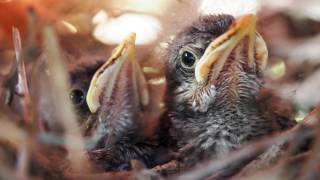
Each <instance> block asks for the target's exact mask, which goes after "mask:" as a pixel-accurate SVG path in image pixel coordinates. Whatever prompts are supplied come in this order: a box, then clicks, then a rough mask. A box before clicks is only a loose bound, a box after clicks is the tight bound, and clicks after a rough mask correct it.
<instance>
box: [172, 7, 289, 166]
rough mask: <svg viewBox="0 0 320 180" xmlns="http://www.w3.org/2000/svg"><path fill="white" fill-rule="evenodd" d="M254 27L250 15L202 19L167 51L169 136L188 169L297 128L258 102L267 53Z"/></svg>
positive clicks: (254, 17) (203, 17)
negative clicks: (202, 161) (254, 142)
mask: <svg viewBox="0 0 320 180" xmlns="http://www.w3.org/2000/svg"><path fill="white" fill-rule="evenodd" d="M213 2H215V1H213ZM255 26H256V15H254V14H242V15H241V16H232V15H228V14H223V13H219V14H218V15H206V16H202V17H200V18H199V19H198V20H197V21H196V22H194V23H193V24H192V25H191V26H189V27H186V28H185V29H183V30H182V31H181V32H180V33H179V34H178V35H177V36H176V37H175V39H174V41H173V42H172V43H171V45H170V46H169V48H168V52H167V56H166V58H167V62H166V66H167V67H166V78H167V98H166V105H167V111H168V117H169V119H170V121H171V123H172V127H171V130H170V131H171V135H172V136H173V137H174V138H175V140H176V141H177V146H178V149H179V150H178V151H179V158H181V159H182V162H183V164H184V165H186V166H187V167H190V166H193V165H195V164H196V163H198V162H200V161H201V160H205V159H207V158H210V157H217V156H221V155H224V154H226V153H228V152H230V151H232V150H236V149H238V148H240V147H241V146H242V145H244V144H247V143H249V142H251V141H253V140H258V139H261V138H262V137H264V136H266V135H270V134H272V133H275V132H279V131H282V130H285V129H288V128H290V127H292V126H293V125H294V124H295V122H294V121H292V120H290V118H289V117H285V115H282V114H280V113H277V112H276V111H274V109H273V108H268V107H267V106H266V105H265V104H264V101H262V100H261V98H262V96H261V92H262V90H263V86H264V85H263V73H262V72H263V69H264V68H265V66H266V62H267V48H266V45H265V42H264V40H263V39H262V37H261V36H260V35H259V34H258V33H257V32H256V29H255Z"/></svg>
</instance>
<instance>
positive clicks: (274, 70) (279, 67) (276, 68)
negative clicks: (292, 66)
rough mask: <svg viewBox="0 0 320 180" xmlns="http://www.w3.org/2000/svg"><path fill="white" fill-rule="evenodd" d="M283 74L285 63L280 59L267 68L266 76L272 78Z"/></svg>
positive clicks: (278, 77) (275, 78) (277, 77)
mask: <svg viewBox="0 0 320 180" xmlns="http://www.w3.org/2000/svg"><path fill="white" fill-rule="evenodd" d="M285 74H286V64H285V63H284V61H282V60H281V61H279V62H277V63H275V64H274V65H272V66H271V67H270V68H269V69H268V70H267V76H268V77H270V78H271V79H274V80H277V79H280V78H282V77H283V76H284V75H285Z"/></svg>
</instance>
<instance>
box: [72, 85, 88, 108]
mask: <svg viewBox="0 0 320 180" xmlns="http://www.w3.org/2000/svg"><path fill="white" fill-rule="evenodd" d="M69 96H70V100H71V102H72V103H73V105H76V106H79V105H82V104H83V103H84V102H85V99H86V97H85V93H84V92H83V91H82V90H80V89H74V90H72V91H71V92H70V94H69Z"/></svg>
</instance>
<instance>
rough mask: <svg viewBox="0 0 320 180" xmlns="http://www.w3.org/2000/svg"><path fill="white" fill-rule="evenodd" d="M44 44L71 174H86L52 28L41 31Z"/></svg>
mask: <svg viewBox="0 0 320 180" xmlns="http://www.w3.org/2000/svg"><path fill="white" fill-rule="evenodd" d="M43 39H44V43H45V52H46V54H47V57H48V62H47V63H48V67H49V70H50V76H49V79H50V81H51V83H52V87H53V92H55V94H54V97H55V98H53V104H54V108H55V109H56V113H57V115H58V119H59V121H60V122H61V124H62V125H63V127H64V129H65V134H64V136H65V138H66V144H65V146H66V148H67V150H68V153H69V159H70V162H71V168H72V171H73V172H82V173H85V172H88V170H89V169H90V168H89V167H88V166H89V161H88V159H87V158H88V157H87V156H86V155H85V153H84V152H85V151H84V143H83V140H82V136H81V133H80V130H79V127H78V124H77V122H76V116H75V114H74V112H73V109H72V105H71V102H70V101H69V98H68V96H67V92H68V91H67V90H68V87H69V86H68V75H67V72H66V70H65V66H64V64H63V60H62V56H61V53H60V48H59V45H58V40H57V35H56V33H55V32H54V30H53V28H52V27H50V26H47V27H45V28H44V31H43Z"/></svg>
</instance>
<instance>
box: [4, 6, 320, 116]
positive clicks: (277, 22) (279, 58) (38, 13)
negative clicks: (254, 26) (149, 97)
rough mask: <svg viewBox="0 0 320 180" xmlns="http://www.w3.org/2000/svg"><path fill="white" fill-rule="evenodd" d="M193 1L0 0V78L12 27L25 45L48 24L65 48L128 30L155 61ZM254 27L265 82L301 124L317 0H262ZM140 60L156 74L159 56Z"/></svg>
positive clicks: (313, 88)
mask: <svg viewBox="0 0 320 180" xmlns="http://www.w3.org/2000/svg"><path fill="white" fill-rule="evenodd" d="M212 1H214V0H212ZM199 2H200V1H196V0H153V1H150V0H90V1H89V0H69V1H62V0H0V73H1V75H2V76H5V74H6V73H8V72H10V68H11V62H12V61H13V60H14V56H13V55H14V54H13V43H12V42H13V41H12V27H13V26H14V27H16V28H18V29H19V30H20V32H21V35H22V43H23V46H24V47H27V46H28V45H30V43H33V44H36V45H37V44H41V38H40V37H41V36H40V35H39V34H40V33H41V28H42V27H43V25H46V24H53V25H54V26H55V28H56V30H57V32H58V34H59V36H60V37H62V38H61V41H64V42H65V43H64V44H65V46H69V45H70V44H78V45H81V44H85V43H86V42H85V41H82V40H83V39H93V40H94V41H97V42H98V43H102V44H103V45H105V46H106V47H110V49H112V48H113V47H114V45H116V44H118V43H119V42H120V41H121V40H122V39H123V38H124V37H125V36H126V35H127V34H128V33H129V32H132V31H133V32H136V33H137V44H138V46H139V47H142V50H141V51H140V52H138V54H142V55H141V56H144V54H146V53H147V54H148V53H149V54H152V56H153V57H154V56H156V57H157V56H159V57H161V50H162V49H165V48H167V42H168V41H170V38H173V37H174V34H175V33H176V31H178V30H179V29H181V28H182V27H183V26H185V25H187V24H188V23H190V22H192V20H193V19H195V18H197V17H198V16H199V11H198V9H199ZM258 26H259V27H258V28H259V31H260V33H261V34H262V35H263V37H264V38H265V40H266V42H267V44H268V46H269V54H270V58H269V65H268V69H267V70H266V72H265V73H266V78H267V84H268V86H269V87H272V88H273V89H274V90H275V91H276V92H277V93H279V94H280V95H281V96H282V97H283V98H285V99H287V100H290V101H291V102H292V103H293V105H294V107H295V111H296V119H297V120H301V119H302V118H303V117H304V116H305V115H306V113H308V112H309V111H310V110H311V109H312V108H313V107H315V106H317V105H318V104H319V103H320V91H319V90H320V80H319V79H320V1H319V0H304V1H300V0H281V1H280V0H262V7H261V10H260V12H259V23H258ZM39 46H40V45H39ZM79 48H80V49H81V48H86V46H85V45H84V46H83V47H82V46H81V47H80V46H79ZM143 48H146V49H148V51H144V50H143ZM157 53H158V54H157ZM159 54H160V55H159ZM144 57H145V56H144ZM144 59H147V60H146V62H149V63H150V64H156V65H154V66H155V67H156V69H155V68H151V69H150V68H149V69H148V68H145V71H149V72H150V71H157V72H160V74H161V67H162V66H161V64H162V62H161V58H151V56H147V58H144ZM151 66H152V65H151ZM159 77H160V78H161V75H159ZM158 80H159V79H158ZM160 80H161V79H160ZM157 82H158V83H159V81H157ZM157 82H156V83H157Z"/></svg>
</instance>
